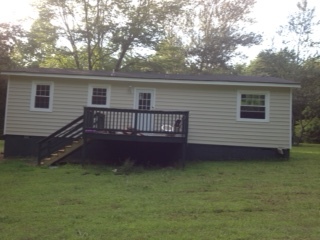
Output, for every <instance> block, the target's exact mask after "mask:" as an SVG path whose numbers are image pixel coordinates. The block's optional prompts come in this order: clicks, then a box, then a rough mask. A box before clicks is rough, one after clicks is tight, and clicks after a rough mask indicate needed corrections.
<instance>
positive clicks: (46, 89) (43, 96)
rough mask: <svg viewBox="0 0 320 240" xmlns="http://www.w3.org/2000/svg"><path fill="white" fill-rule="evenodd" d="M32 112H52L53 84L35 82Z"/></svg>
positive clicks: (33, 85)
mask: <svg viewBox="0 0 320 240" xmlns="http://www.w3.org/2000/svg"><path fill="white" fill-rule="evenodd" d="M31 95H32V96H31V106H30V110H31V111H43V112H51V111H52V97H53V82H33V83H32V93H31Z"/></svg>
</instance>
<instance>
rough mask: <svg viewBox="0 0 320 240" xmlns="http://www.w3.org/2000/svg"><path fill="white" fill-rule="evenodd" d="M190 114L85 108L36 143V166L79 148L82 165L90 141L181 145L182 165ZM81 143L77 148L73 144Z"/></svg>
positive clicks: (64, 155) (49, 162)
mask: <svg viewBox="0 0 320 240" xmlns="http://www.w3.org/2000/svg"><path fill="white" fill-rule="evenodd" d="M188 122H189V112H187V111H148V110H134V109H115V108H94V107H85V108H84V114H83V115H82V116H80V117H78V118H77V119H75V120H73V121H72V122H70V123H69V124H67V125H66V126H64V127H62V128H61V129H59V130H57V131H56V132H54V133H52V134H51V135H50V136H48V137H46V138H44V139H43V140H42V141H40V142H39V147H38V164H39V165H40V164H47V165H50V164H55V163H56V162H58V161H60V160H61V159H62V158H64V157H66V156H68V155H69V154H71V153H72V149H77V148H79V147H82V157H83V162H84V161H85V159H86V155H87V154H86V152H87V144H88V142H89V141H91V140H95V139H100V140H112V141H132V142H158V143H179V144H181V149H182V150H181V156H182V157H181V160H182V164H184V160H185V157H186V144H187V142H188V140H187V139H188ZM75 141H76V142H81V144H77V145H76V147H69V148H67V146H72V144H73V142H75Z"/></svg>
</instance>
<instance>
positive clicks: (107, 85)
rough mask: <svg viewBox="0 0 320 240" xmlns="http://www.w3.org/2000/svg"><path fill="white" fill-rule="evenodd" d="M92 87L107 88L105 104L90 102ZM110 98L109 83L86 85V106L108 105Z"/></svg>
mask: <svg viewBox="0 0 320 240" xmlns="http://www.w3.org/2000/svg"><path fill="white" fill-rule="evenodd" d="M94 88H106V89H107V103H106V104H105V105H101V104H92V102H91V100H92V94H93V89H94ZM110 99H111V85H109V84H89V86H88V101H87V106H88V107H107V108H108V107H110Z"/></svg>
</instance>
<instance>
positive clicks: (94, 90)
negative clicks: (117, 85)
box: [88, 85, 110, 107]
mask: <svg viewBox="0 0 320 240" xmlns="http://www.w3.org/2000/svg"><path fill="white" fill-rule="evenodd" d="M109 102H110V86H107V85H89V97H88V105H89V106H93V107H109V105H110V104H109Z"/></svg>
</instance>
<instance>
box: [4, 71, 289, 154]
mask: <svg viewBox="0 0 320 240" xmlns="http://www.w3.org/2000/svg"><path fill="white" fill-rule="evenodd" d="M32 80H48V81H54V96H53V111H52V112H50V113H48V112H31V111H30V98H31V87H32V86H31V85H32ZM89 84H102V81H86V80H76V79H54V80H52V79H31V78H27V77H25V78H22V77H15V78H13V77H12V79H11V82H10V92H9V97H8V111H7V122H6V134H17V135H27V136H47V135H49V134H51V133H52V132H53V131H55V130H57V129H59V128H61V127H62V126H64V125H65V124H67V123H68V122H70V121H71V120H73V119H74V118H76V117H78V116H80V115H81V114H82V112H83V107H84V106H86V105H87V99H88V85H89ZM105 84H108V85H110V86H111V102H110V107H112V108H129V109H132V108H133V102H134V99H133V98H134V93H133V92H131V91H130V89H134V88H135V87H138V88H154V89H156V94H155V98H156V100H155V108H156V109H157V110H183V111H190V122H189V139H188V141H189V142H190V143H199V144H215V145H229V146H253V147H270V148H276V147H283V148H289V147H290V139H289V138H290V109H289V106H290V90H289V89H284V88H252V87H246V88H245V87H241V88H237V87H231V86H229V87H228V86H196V85H192V86H191V85H185V86H183V87H182V85H178V84H163V83H157V84H155V83H152V82H150V83H141V84H139V83H135V85H134V86H133V85H132V83H129V82H114V81H113V82H108V81H105ZM238 90H257V91H269V92H270V121H269V122H267V123H261V122H259V123H255V122H240V121H239V122H238V121H237V120H236V119H237V116H236V112H237V109H236V106H237V104H236V103H237V91H238ZM169 124H170V123H169Z"/></svg>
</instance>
